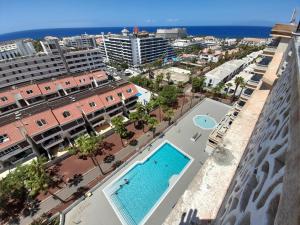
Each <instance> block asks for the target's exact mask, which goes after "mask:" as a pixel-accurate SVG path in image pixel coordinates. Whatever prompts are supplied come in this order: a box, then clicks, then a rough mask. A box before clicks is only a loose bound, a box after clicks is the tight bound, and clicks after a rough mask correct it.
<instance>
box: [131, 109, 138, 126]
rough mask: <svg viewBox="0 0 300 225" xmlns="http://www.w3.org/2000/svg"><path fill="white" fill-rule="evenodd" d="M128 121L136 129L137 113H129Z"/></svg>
mask: <svg viewBox="0 0 300 225" xmlns="http://www.w3.org/2000/svg"><path fill="white" fill-rule="evenodd" d="M129 119H130V120H131V121H132V122H133V124H134V126H135V127H136V126H137V125H136V122H138V121H139V119H140V117H139V114H138V112H131V113H130V114H129Z"/></svg>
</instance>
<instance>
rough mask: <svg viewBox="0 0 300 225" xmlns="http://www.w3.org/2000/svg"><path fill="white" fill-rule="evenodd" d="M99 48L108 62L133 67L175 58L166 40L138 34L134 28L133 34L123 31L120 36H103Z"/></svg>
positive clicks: (146, 33)
mask: <svg viewBox="0 0 300 225" xmlns="http://www.w3.org/2000/svg"><path fill="white" fill-rule="evenodd" d="M100 48H101V50H102V53H103V55H104V56H106V59H107V60H108V61H115V62H118V63H127V64H128V65H134V66H137V65H142V64H145V63H150V62H153V61H155V60H156V59H159V58H163V59H167V60H168V59H172V58H173V57H175V53H174V50H173V48H172V47H171V45H170V44H169V41H168V40H166V39H164V38H161V37H155V36H152V35H150V34H149V33H148V32H145V31H142V32H139V31H138V30H137V29H136V28H135V31H134V33H133V34H130V33H129V31H128V30H127V29H123V30H122V35H115V34H111V35H107V36H105V37H104V38H103V43H102V45H101V47H100Z"/></svg>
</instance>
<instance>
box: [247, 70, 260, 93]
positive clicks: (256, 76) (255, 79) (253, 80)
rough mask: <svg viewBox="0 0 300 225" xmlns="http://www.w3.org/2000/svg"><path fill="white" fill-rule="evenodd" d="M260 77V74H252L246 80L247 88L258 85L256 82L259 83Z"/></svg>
mask: <svg viewBox="0 0 300 225" xmlns="http://www.w3.org/2000/svg"><path fill="white" fill-rule="evenodd" d="M262 77H263V76H262V75H261V74H254V75H253V76H252V77H251V78H250V80H248V82H247V84H246V86H247V87H248V88H252V89H253V88H254V89H255V88H256V87H257V86H258V84H259V82H260V80H261V79H262Z"/></svg>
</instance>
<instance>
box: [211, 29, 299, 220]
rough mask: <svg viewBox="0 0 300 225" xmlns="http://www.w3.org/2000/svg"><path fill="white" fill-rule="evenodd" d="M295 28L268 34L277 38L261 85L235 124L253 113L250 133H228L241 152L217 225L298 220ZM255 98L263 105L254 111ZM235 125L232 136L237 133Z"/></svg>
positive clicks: (297, 59)
mask: <svg viewBox="0 0 300 225" xmlns="http://www.w3.org/2000/svg"><path fill="white" fill-rule="evenodd" d="M296 27H297V26H296V25H295V24H276V25H275V26H274V27H273V29H272V32H271V35H272V37H273V38H279V40H280V42H279V44H278V46H277V48H276V50H275V54H274V56H273V59H272V61H271V62H270V64H269V66H268V68H267V70H266V72H265V74H264V75H263V78H262V80H261V86H260V88H258V89H256V90H255V91H254V94H253V95H252V97H251V99H250V100H249V101H247V103H246V107H244V108H243V109H242V111H241V112H240V114H239V115H240V116H239V117H238V118H237V119H238V121H235V122H234V123H237V125H241V126H242V124H244V126H245V122H246V121H248V120H247V119H248V118H249V117H248V116H250V115H257V116H256V118H255V117H254V118H253V119H254V122H253V126H251V129H249V136H248V138H247V139H246V138H244V137H243V138H239V137H237V136H229V135H227V137H226V140H225V141H227V143H230V141H233V142H235V144H234V145H232V146H234V148H240V149H241V151H242V153H243V155H242V156H241V159H240V160H239V164H238V167H237V168H236V171H235V172H234V176H232V179H229V181H230V182H229V184H228V185H225V189H226V191H225V192H224V193H226V195H224V199H222V204H221V205H218V209H219V212H218V214H216V215H214V217H213V218H214V224H216V225H225V224H232V225H237V224H249V225H256V224H291V225H296V224H299V188H298V184H299V176H298V173H299V155H300V152H299V138H298V137H299V71H300V70H299V68H300V63H299V62H300V56H299V48H300V39H299V37H300V29H299V28H300V26H298V30H296ZM259 102H260V104H261V107H260V108H261V109H260V110H259V111H258V112H255V113H254V111H255V110H256V109H255V108H257V106H258V105H259V104H258V103H259ZM247 117H248V118H247ZM253 119H252V120H253ZM234 128H235V129H236V130H233V131H232V132H231V134H233V133H239V132H240V131H241V128H240V127H239V130H237V126H235V127H234ZM243 129H244V128H243ZM246 130H247V129H246ZM242 132H243V133H245V130H243V131H242ZM239 141H240V142H244V143H245V144H239V143H238V142H239ZM232 146H230V145H227V147H229V148H232ZM229 151H230V149H229Z"/></svg>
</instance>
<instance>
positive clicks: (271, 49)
mask: <svg viewBox="0 0 300 225" xmlns="http://www.w3.org/2000/svg"><path fill="white" fill-rule="evenodd" d="M275 52H276V47H266V48H265V49H264V50H263V55H264V56H268V57H273V55H274V54H275Z"/></svg>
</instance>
